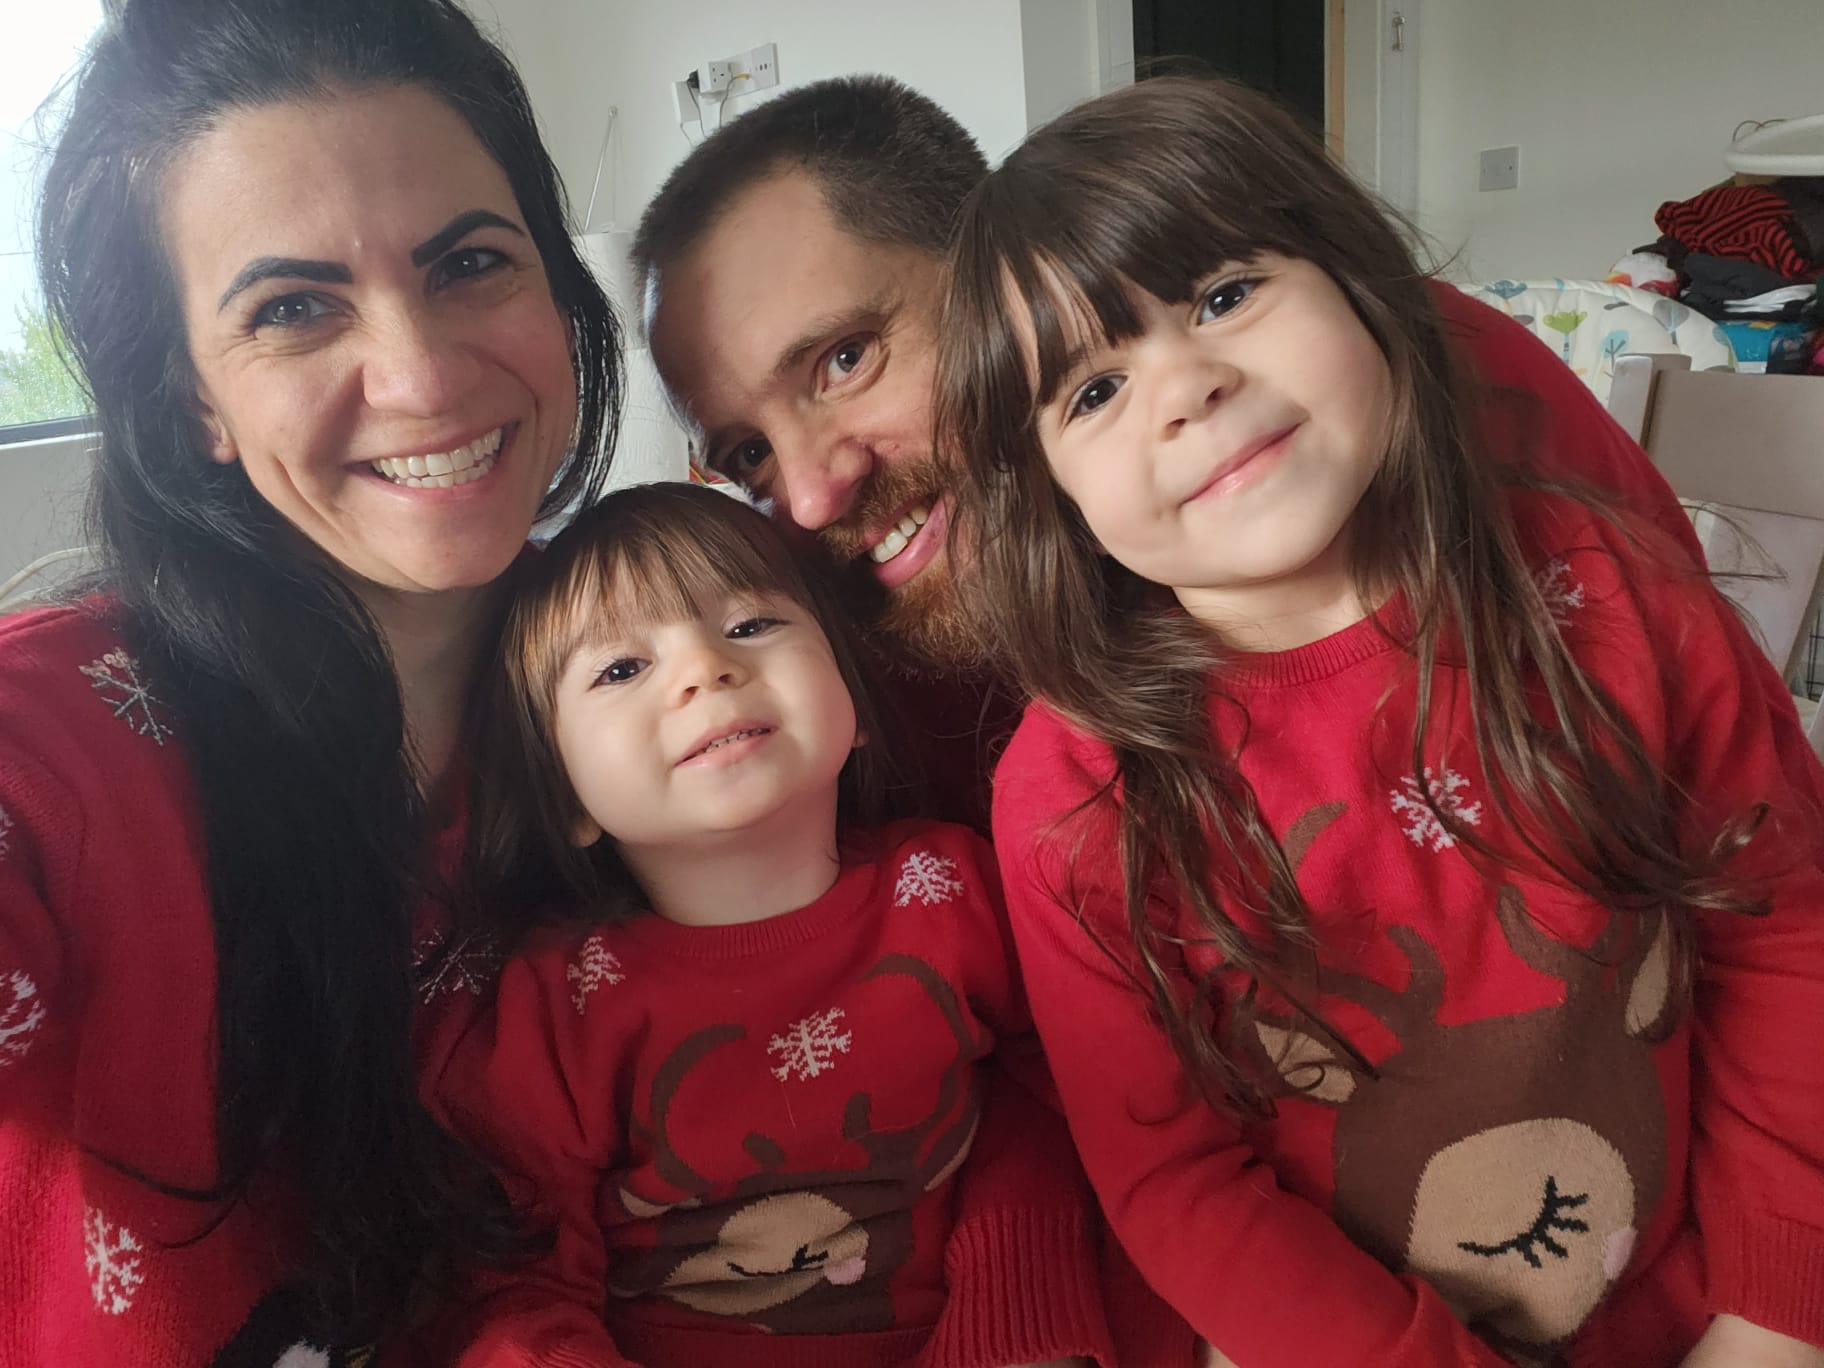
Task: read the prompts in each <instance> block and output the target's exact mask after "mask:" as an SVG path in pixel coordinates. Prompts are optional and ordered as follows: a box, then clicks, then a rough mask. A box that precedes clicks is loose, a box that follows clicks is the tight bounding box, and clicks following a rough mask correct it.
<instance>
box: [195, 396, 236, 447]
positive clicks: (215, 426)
mask: <svg viewBox="0 0 1824 1368" xmlns="http://www.w3.org/2000/svg"><path fill="white" fill-rule="evenodd" d="M196 417H197V421H199V422H200V423H202V425H203V432H204V434H205V435H206V436H207V437H208V438H209V459H210V460H212V461H214V462H216V463H217V464H219V465H233V464H234V463H235V462H236V461H238V460H240V459H241V449H240V447H239V446H237V445H236V444H235V440H234V435H233V434H232V433H230V432H229V431H228V425H227V424H226V423H224V422H223V421H222V416H221V414H219V413H217V412H216V411H215V405H213V404H211V403H210V402H209V396H208V394H207V393H206V392H205V391H204V390H203V388H202V387H201V386H200V385H199V386H198V387H197V391H196Z"/></svg>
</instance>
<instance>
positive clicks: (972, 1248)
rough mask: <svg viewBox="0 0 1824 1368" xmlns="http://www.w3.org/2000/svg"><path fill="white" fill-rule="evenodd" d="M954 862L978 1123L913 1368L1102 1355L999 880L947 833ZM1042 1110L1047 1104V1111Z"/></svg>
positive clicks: (979, 851) (1099, 1321) (1057, 1125)
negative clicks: (936, 1304) (937, 1294)
mask: <svg viewBox="0 0 1824 1368" xmlns="http://www.w3.org/2000/svg"><path fill="white" fill-rule="evenodd" d="M950 834H951V835H952V836H953V837H954V839H955V842H956V847H957V848H956V855H955V858H956V859H957V860H958V862H959V863H961V864H962V865H963V866H964V870H965V872H964V882H965V883H966V884H967V885H969V886H971V887H972V888H973V889H975V890H976V891H977V893H978V894H979V896H978V897H977V898H976V899H975V900H974V902H973V903H972V905H971V907H970V912H971V913H973V914H974V915H975V918H976V920H975V921H974V922H972V923H971V924H970V925H969V926H968V927H967V928H965V933H966V935H967V936H968V943H967V945H966V947H965V953H966V955H967V956H968V958H969V961H970V962H971V964H972V966H973V968H972V972H971V974H970V977H971V979H972V980H973V981H972V982H971V983H970V984H969V985H968V989H969V994H970V997H971V999H972V1002H973V1003H974V1005H975V1007H976V1009H977V1011H978V1012H979V1013H980V1014H981V1015H982V1017H983V1019H984V1020H985V1021H986V1022H987V1024H988V1026H989V1027H990V1029H992V1030H993V1031H994V1034H995V1054H994V1058H993V1059H992V1060H991V1061H988V1062H987V1063H985V1064H984V1066H983V1068H982V1072H981V1085H982V1091H983V1097H984V1107H983V1117H982V1124H981V1127H980V1129H979V1130H978V1131H977V1133H976V1137H975V1143H974V1145H973V1146H971V1148H970V1151H969V1161H968V1162H967V1163H966V1164H964V1165H963V1167H962V1168H961V1170H959V1172H958V1174H957V1189H956V1219H955V1222H954V1224H953V1225H952V1227H951V1233H950V1239H949V1242H948V1244H947V1245H946V1246H945V1251H944V1274H945V1282H946V1284H947V1287H948V1292H949V1296H948V1299H947V1300H946V1302H945V1305H944V1310H943V1312H942V1314H941V1315H940V1316H939V1317H938V1322H937V1326H936V1328H935V1329H934V1330H933V1332H932V1335H931V1339H930V1340H929V1341H928V1343H927V1345H926V1349H925V1352H924V1353H923V1354H922V1355H920V1358H919V1365H920V1368H1005V1365H1008V1364H1018V1363H1034V1362H1041V1361H1044V1360H1048V1359H1054V1358H1069V1357H1082V1358H1090V1359H1094V1360H1095V1361H1096V1362H1098V1363H1101V1364H1103V1365H1104V1368H1113V1364H1114V1354H1113V1350H1112V1348H1111V1347H1110V1344H1109V1337H1108V1329H1107V1325H1106V1320H1105V1317H1104V1315H1103V1310H1102V1298H1101V1295H1100V1293H1099V1291H1098V1289H1097V1285H1096V1284H1097V1276H1098V1259H1099V1251H1098V1249H1097V1242H1096V1222H1095V1219H1094V1198H1093V1197H1092V1196H1091V1195H1090V1191H1089V1185H1088V1182H1087V1181H1086V1180H1085V1178H1084V1176H1083V1169H1082V1165H1081V1164H1079V1163H1078V1161H1077V1156H1076V1151H1075V1149H1074V1148H1073V1147H1072V1145H1071V1141H1070V1133H1069V1131H1068V1130H1067V1129H1066V1128H1065V1125H1064V1122H1063V1119H1062V1118H1061V1117H1060V1116H1059V1115H1058V1113H1057V1112H1056V1110H1055V1109H1054V1107H1055V1102H1053V1099H1054V1097H1055V1094H1054V1092H1053V1089H1052V1084H1051V1077H1050V1073H1049V1071H1048V1070H1047V1069H1046V1067H1045V1060H1044V1055H1043V1053H1042V1051H1041V1049H1040V1047H1039V1044H1038V1041H1037V1037H1036V1036H1035V1035H1034V1033H1033V1030H1032V1018H1031V1014H1030V1011H1029V1010H1028V1008H1027V1004H1026V999H1025V994H1024V992H1023V991H1022V990H1021V987H1020V982H1019V974H1018V972H1017V971H1016V969H1015V965H1014V957H1013V943H1012V937H1011V932H1010V931H1009V929H1008V927H1007V920H1006V912H1005V907H1004V903H1003V899H1002V896H1001V881H1000V872H999V870H998V869H997V868H996V865H995V860H994V852H993V851H992V849H990V847H989V845H988V843H987V842H986V841H984V840H983V839H982V838H981V837H980V836H977V835H976V834H975V833H974V832H972V831H967V830H965V829H963V828H960V827H958V828H954V829H952V831H951V833H950ZM1048 1103H1051V1105H1047V1104H1048Z"/></svg>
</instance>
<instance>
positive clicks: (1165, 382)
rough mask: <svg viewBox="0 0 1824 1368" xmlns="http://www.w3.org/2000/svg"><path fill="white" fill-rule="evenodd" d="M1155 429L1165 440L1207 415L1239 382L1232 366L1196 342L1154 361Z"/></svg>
mask: <svg viewBox="0 0 1824 1368" xmlns="http://www.w3.org/2000/svg"><path fill="white" fill-rule="evenodd" d="M1157 364H1158V368H1159V373H1158V379H1157V382H1156V383H1157V385H1158V390H1157V412H1158V426H1159V429H1160V431H1161V433H1162V434H1163V435H1165V436H1167V437H1171V436H1176V435H1177V434H1178V433H1179V432H1180V431H1182V430H1183V429H1184V428H1185V427H1186V426H1187V425H1188V424H1191V423H1195V422H1196V421H1197V420H1198V419H1199V418H1203V417H1205V416H1206V415H1208V414H1209V413H1210V412H1211V411H1212V410H1214V409H1215V408H1216V406H1217V405H1218V404H1219V403H1221V402H1222V400H1223V399H1225V398H1227V397H1228V395H1229V394H1230V393H1232V392H1233V391H1234V389H1235V387H1236V385H1237V384H1238V383H1239V381H1240V378H1241V377H1240V373H1239V372H1238V371H1237V370H1236V369H1235V367H1234V366H1232V365H1230V364H1229V363H1228V362H1226V361H1224V360H1222V359H1221V358H1219V357H1214V356H1211V355H1210V354H1209V353H1208V351H1207V349H1206V348H1205V347H1204V346H1200V345H1199V344H1198V343H1197V342H1195V341H1189V340H1187V341H1185V342H1182V343H1179V344H1177V345H1175V346H1174V347H1173V348H1172V349H1171V351H1170V352H1169V353H1166V354H1163V355H1161V356H1160V357H1159V358H1158V361H1157Z"/></svg>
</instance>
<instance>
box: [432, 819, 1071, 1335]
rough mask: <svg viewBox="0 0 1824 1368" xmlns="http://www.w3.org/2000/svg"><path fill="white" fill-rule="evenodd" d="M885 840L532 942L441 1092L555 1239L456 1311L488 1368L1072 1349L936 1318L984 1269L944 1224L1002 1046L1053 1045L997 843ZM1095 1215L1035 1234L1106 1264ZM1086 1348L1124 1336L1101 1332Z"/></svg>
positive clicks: (1039, 1251) (892, 834)
mask: <svg viewBox="0 0 1824 1368" xmlns="http://www.w3.org/2000/svg"><path fill="white" fill-rule="evenodd" d="M867 849H868V852H869V857H868V858H866V859H861V858H859V857H857V858H856V859H855V861H854V862H853V863H851V864H850V865H849V866H848V867H847V868H845V869H844V871H843V872H842V874H841V875H840V877H839V878H838V879H837V882H836V884H835V885H834V887H832V888H831V889H830V891H829V892H828V893H826V894H825V895H824V896H823V897H822V898H820V899H819V900H818V901H816V902H815V903H812V904H811V905H810V906H808V907H804V908H800V909H798V910H797V911H795V912H790V913H787V914H785V915H783V916H778V917H773V918H769V919H766V920H762V921H754V922H742V923H736V924H733V925H728V926H718V927H686V926H679V925H676V924H673V923H671V922H667V921H664V920H663V919H661V918H658V917H655V916H651V915H648V916H645V917H641V918H638V919H635V920H633V921H629V922H622V923H617V924H613V925H605V926H600V927H596V928H593V929H591V930H589V931H587V932H581V933H578V932H562V933H546V934H543V935H541V936H540V937H539V938H538V939H537V940H536V941H535V943H534V944H533V945H532V946H531V947H529V948H528V949H526V950H525V951H524V952H523V953H521V954H519V955H517V956H515V957H514V959H513V960H511V961H510V962H509V963H508V965H507V967H506V968H505V970H504V971H503V973H502V976H501V981H500V989H499V997H498V1003H497V1006H496V1008H495V1010H494V1012H493V1014H492V1016H491V1017H490V1018H488V1019H487V1020H485V1021H481V1022H478V1023H477V1024H476V1026H475V1027H474V1029H473V1030H472V1031H471V1032H470V1033H469V1034H468V1035H467V1036H466V1037H465V1038H464V1039H463V1040H462V1041H461V1042H460V1044H458V1045H457V1046H456V1047H455V1049H454V1050H453V1052H452V1053H451V1055H450V1057H449V1059H448V1061H447V1063H446V1064H445V1065H444V1066H443V1067H442V1068H440V1070H439V1072H438V1076H437V1082H436V1084H435V1087H434V1095H435V1099H436V1105H437V1106H438V1107H439V1108H440V1109H442V1110H443V1111H444V1112H445V1113H446V1114H447V1116H448V1118H449V1121H450V1124H451V1125H452V1126H453V1127H454V1128H455V1129H456V1130H457V1131H458V1132H459V1133H462V1134H464V1135H466V1136H469V1137H471V1138H472V1139H473V1141H474V1143H476V1145H477V1146H478V1147H479V1148H481V1149H482V1150H483V1151H484V1152H485V1153H487V1154H489V1155H490V1156H491V1157H492V1158H493V1159H494V1160H495V1161H496V1163H497V1165H498V1166H499V1168H500V1170H501V1172H502V1173H503V1174H505V1175H509V1176H510V1178H511V1179H512V1180H516V1181H518V1182H520V1183H521V1184H522V1187H521V1188H520V1191H519V1195H520V1196H521V1197H522V1198H524V1199H527V1200H529V1201H530V1202H531V1204H532V1206H533V1207H534V1209H535V1211H536V1212H537V1213H538V1215H539V1216H540V1217H541V1218H542V1219H543V1220H545V1221H547V1222H549V1223H551V1224H553V1225H555V1227H556V1243H555V1246H554V1247H553V1249H552V1251H551V1253H550V1255H549V1257H547V1258H545V1259H543V1260H541V1261H540V1262H539V1263H538V1264H536V1265H534V1266H531V1267H528V1268H525V1269H522V1270H518V1271H516V1272H514V1273H510V1274H498V1275H488V1276H484V1277H483V1278H482V1279H481V1280H480V1286H479V1287H478V1289H477V1293H478V1295H477V1309H476V1311H475V1313H474V1316H473V1327H474V1328H473V1330H472V1331H465V1330H464V1329H463V1328H461V1327H458V1328H457V1329H456V1330H455V1331H454V1333H455V1334H457V1335H458V1336H459V1337H462V1336H465V1335H466V1336H467V1337H468V1338H469V1339H470V1343H469V1344H468V1345H467V1353H466V1354H465V1355H464V1356H463V1357H462V1359H461V1362H462V1364H463V1366H464V1368H479V1365H495V1364H518V1363H522V1362H524V1361H525V1358H524V1355H525V1354H526V1353H527V1346H529V1345H537V1346H540V1349H539V1352H540V1353H541V1354H542V1355H546V1356H547V1357H541V1358H540V1359H539V1362H541V1363H543V1362H557V1363H565V1364H568V1363H571V1362H576V1363H579V1364H581V1363H589V1364H608V1363H621V1362H626V1361H629V1360H633V1361H637V1362H639V1363H642V1364H647V1365H657V1366H658V1368H664V1366H665V1365H688V1364H700V1363H718V1362H726V1363H734V1362H739V1363H742V1364H744V1365H753V1366H754V1368H781V1365H805V1366H806V1368H808V1366H809V1365H812V1364H830V1363H835V1362H841V1363H844V1364H853V1365H857V1366H858V1368H867V1365H873V1364H879V1365H882V1368H885V1365H887V1364H900V1363H904V1362H906V1361H909V1360H911V1359H912V1358H913V1357H914V1356H915V1355H921V1353H922V1358H921V1360H920V1361H921V1362H923V1363H926V1364H929V1365H931V1368H941V1365H944V1364H950V1363H956V1364H959V1365H960V1364H961V1363H963V1362H965V1361H967V1362H971V1363H975V1364H979V1368H999V1366H1000V1365H1002V1364H1005V1363H1007V1362H1014V1361H1027V1360H1030V1359H1032V1358H1035V1357H1044V1358H1049V1357H1052V1356H1053V1353H1055V1352H1057V1351H1052V1352H1047V1353H1042V1354H1034V1353H1032V1352H1031V1351H1030V1349H1029V1350H1027V1351H1026V1352H1024V1353H1018V1354H1016V1355H1015V1357H1013V1358H1006V1357H1003V1356H1002V1353H1004V1352H1005V1351H1004V1350H1003V1351H1001V1353H995V1354H993V1355H992V1356H990V1357H987V1358H986V1359H981V1358H976V1357H974V1356H973V1355H971V1354H969V1353H965V1352H960V1351H958V1350H957V1349H956V1348H955V1345H954V1342H953V1340H944V1341H939V1342H938V1343H937V1344H936V1345H933V1344H932V1343H930V1342H931V1341H932V1335H933V1327H934V1326H936V1325H938V1323H939V1322H940V1319H941V1318H942V1317H943V1316H944V1315H945V1314H946V1312H947V1310H948V1308H949V1307H950V1305H951V1304H952V1303H954V1302H955V1301H956V1300H957V1298H958V1297H961V1296H963V1295H964V1294H965V1293H967V1292H969V1291H970V1289H969V1287H968V1286H967V1285H965V1282H964V1279H962V1278H959V1277H958V1276H956V1274H957V1270H956V1269H955V1268H947V1262H948V1261H947V1257H946V1247H947V1245H948V1244H949V1243H950V1241H951V1237H952V1234H953V1231H954V1224H953V1223H954V1221H955V1219H956V1208H955V1204H954V1195H953V1191H952V1189H953V1183H952V1177H953V1175H954V1174H956V1172H957V1170H958V1168H959V1166H961V1165H962V1164H963V1163H964V1161H965V1159H967V1158H968V1157H969V1155H970V1153H971V1149H972V1146H973V1144H974V1141H975V1137H976V1133H977V1130H978V1127H979V1125H980V1123H981V1119H982V1111H981V1107H982V1085H981V1079H980V1077H979V1075H980V1073H981V1064H982V1061H983V1060H984V1058H985V1057H986V1056H987V1055H988V1053H989V1052H990V1051H991V1050H997V1052H998V1053H999V1054H1000V1056H1001V1058H1002V1059H1003V1060H1004V1061H1006V1060H1008V1059H1009V1054H1008V1051H1009V1050H1014V1053H1013V1055H1012V1056H1011V1058H1012V1059H1013V1060H1016V1061H1024V1063H1025V1065H1026V1066H1027V1067H1028V1068H1029V1069H1031V1068H1033V1066H1035V1065H1036V1054H1035V1053H1034V1052H1032V1050H1031V1049H1030V1047H1028V1049H1027V1050H1026V1052H1025V1053H1024V1054H1021V1053H1019V1052H1018V1050H1017V1042H1018V1041H1019V1039H1020V1038H1022V1037H1029V1036H1030V1023H1029V1021H1028V1020H1027V1018H1026V1015H1025V1009H1024V1006H1023V1004H1022V1002H1021V999H1020V996H1019V993H1018V991H1017V988H1016V986H1015V983H1014V980H1013V970H1012V953H1011V945H1010V943H1009V940H1008V936H1007V932H1006V928H1005V924H1004V922H1003V920H1002V916H1001V910H1000V886H999V880H998V876H997V873H996V871H995V867H994V863H993V858H992V855H991V854H990V853H989V851H988V849H987V845H986V843H985V842H984V841H983V840H982V839H981V838H980V837H979V836H976V835H975V834H974V833H973V832H970V831H968V830H967V829H966V828H963V827H955V826H945V825H939V824H934V823H906V824H901V825H899V826H896V827H892V828H888V829H887V830H886V831H884V832H882V833H879V834H877V835H876V836H874V837H871V838H869V839H868V846H867ZM1033 1077H1034V1078H1035V1079H1036V1078H1042V1070H1036V1071H1035V1072H1034V1073H1033ZM1071 1191H1072V1189H1071V1188H1070V1187H1069V1186H1065V1187H1064V1188H1063V1190H1062V1192H1061V1193H1060V1194H1059V1195H1060V1196H1063V1197H1064V1198H1066V1199H1068V1196H1069V1194H1070V1192H1071ZM1084 1196H1085V1198H1086V1197H1087V1194H1084ZM1073 1240H1074V1237H1066V1238H1064V1239H1059V1238H1057V1237H1056V1236H1055V1235H1054V1236H1052V1237H1050V1238H1045V1239H1040V1240H1036V1241H1034V1242H1033V1243H1032V1244H1031V1245H1030V1246H1029V1247H1027V1248H1025V1249H1023V1250H1022V1251H1021V1257H1023V1258H1024V1259H1026V1260H1030V1261H1033V1262H1035V1263H1038V1264H1040V1265H1042V1266H1043V1265H1046V1264H1052V1263H1056V1264H1059V1265H1061V1266H1062V1271H1064V1272H1065V1273H1066V1274H1068V1273H1069V1271H1070V1269H1071V1266H1072V1265H1073V1264H1078V1265H1080V1266H1081V1268H1082V1270H1083V1271H1084V1273H1085V1274H1086V1275H1087V1276H1093V1260H1092V1259H1091V1258H1089V1257H1088V1256H1087V1246H1086V1245H1084V1246H1077V1245H1075V1244H1074V1243H1073ZM978 1276H979V1274H978ZM970 1281H973V1279H971V1280H970ZM951 1288H954V1289H955V1291H956V1296H955V1297H953V1296H952V1295H951V1294H950V1289H951ZM604 1307H605V1308H606V1316H605V1320H604ZM1100 1334H1101V1335H1103V1336H1105V1332H1100ZM1064 1352H1068V1353H1088V1354H1095V1355H1097V1356H1098V1357H1103V1358H1104V1359H1105V1360H1106V1350H1105V1348H1104V1347H1103V1346H1102V1345H1101V1344H1100V1343H1098V1336H1092V1337H1090V1339H1089V1341H1088V1342H1087V1343H1084V1342H1082V1341H1081V1340H1080V1341H1079V1343H1078V1345H1077V1347H1075V1348H1073V1349H1068V1350H1065V1351H1064Z"/></svg>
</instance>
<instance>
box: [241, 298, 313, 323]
mask: <svg viewBox="0 0 1824 1368" xmlns="http://www.w3.org/2000/svg"><path fill="white" fill-rule="evenodd" d="M328 313H329V306H328V305H327V304H325V303H324V302H323V301H322V300H320V299H318V298H317V297H316V296H315V295H309V294H288V295H280V296H278V297H277V298H276V299H269V300H267V301H266V302H265V303H264V304H262V305H260V307H259V309H258V310H257V311H256V312H255V313H254V315H253V326H254V327H256V328H296V327H301V326H302V325H303V324H306V323H314V322H315V321H316V320H317V319H319V318H322V317H323V316H325V315H326V314H328Z"/></svg>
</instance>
